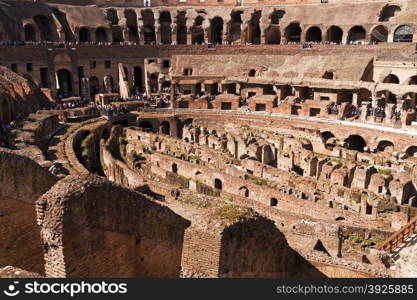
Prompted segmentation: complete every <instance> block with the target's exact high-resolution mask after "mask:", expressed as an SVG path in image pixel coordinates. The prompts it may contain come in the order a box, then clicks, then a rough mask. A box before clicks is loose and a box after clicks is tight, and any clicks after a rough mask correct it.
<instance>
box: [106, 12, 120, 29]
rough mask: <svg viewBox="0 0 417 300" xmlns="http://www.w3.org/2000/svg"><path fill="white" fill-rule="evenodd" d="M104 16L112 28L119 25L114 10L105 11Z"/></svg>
mask: <svg viewBox="0 0 417 300" xmlns="http://www.w3.org/2000/svg"><path fill="white" fill-rule="evenodd" d="M106 16H107V20H109V21H110V24H111V25H112V26H113V25H118V24H119V17H118V16H117V11H116V10H115V9H113V8H109V9H108V10H106Z"/></svg>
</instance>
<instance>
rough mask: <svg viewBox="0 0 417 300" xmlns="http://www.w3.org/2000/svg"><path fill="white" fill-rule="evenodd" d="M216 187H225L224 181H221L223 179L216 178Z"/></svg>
mask: <svg viewBox="0 0 417 300" xmlns="http://www.w3.org/2000/svg"><path fill="white" fill-rule="evenodd" d="M214 188H215V189H217V190H220V191H221V190H222V189H223V182H222V181H221V179H219V178H215V179H214Z"/></svg>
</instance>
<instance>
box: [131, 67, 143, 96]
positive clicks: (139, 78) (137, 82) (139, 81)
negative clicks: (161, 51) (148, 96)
mask: <svg viewBox="0 0 417 300" xmlns="http://www.w3.org/2000/svg"><path fill="white" fill-rule="evenodd" d="M133 88H134V89H136V90H137V91H138V92H143V72H142V68H141V67H140V66H134V67H133Z"/></svg>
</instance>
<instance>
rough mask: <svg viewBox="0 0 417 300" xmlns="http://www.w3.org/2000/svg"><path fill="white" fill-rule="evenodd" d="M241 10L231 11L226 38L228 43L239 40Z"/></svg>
mask: <svg viewBox="0 0 417 300" xmlns="http://www.w3.org/2000/svg"><path fill="white" fill-rule="evenodd" d="M242 14H243V11H232V13H231V20H230V25H229V35H228V40H229V42H230V43H233V42H237V41H240V38H241V25H242Z"/></svg>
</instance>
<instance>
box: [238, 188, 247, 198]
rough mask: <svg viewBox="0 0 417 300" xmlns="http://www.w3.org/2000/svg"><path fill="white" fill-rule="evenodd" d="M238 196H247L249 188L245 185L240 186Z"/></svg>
mask: <svg viewBox="0 0 417 300" xmlns="http://www.w3.org/2000/svg"><path fill="white" fill-rule="evenodd" d="M239 196H241V197H246V198H247V197H249V189H248V188H247V187H246V186H242V187H240V188H239Z"/></svg>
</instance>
